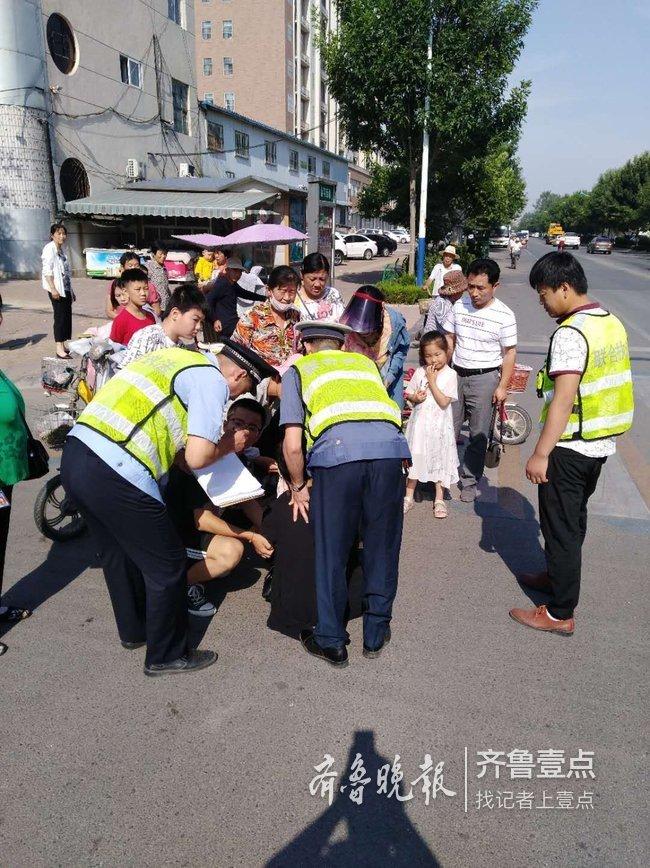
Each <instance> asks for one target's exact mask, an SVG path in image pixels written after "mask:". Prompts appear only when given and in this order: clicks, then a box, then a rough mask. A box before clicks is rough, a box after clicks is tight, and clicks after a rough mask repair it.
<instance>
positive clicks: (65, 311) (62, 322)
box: [50, 294, 72, 343]
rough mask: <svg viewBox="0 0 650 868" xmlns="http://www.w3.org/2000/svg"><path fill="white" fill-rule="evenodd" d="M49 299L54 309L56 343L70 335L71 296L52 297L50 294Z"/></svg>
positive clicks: (67, 339)
mask: <svg viewBox="0 0 650 868" xmlns="http://www.w3.org/2000/svg"><path fill="white" fill-rule="evenodd" d="M50 301H51V302H52V310H53V311H54V340H55V341H57V343H63V341H69V340H70V338H71V337H72V296H71V295H70V294H68V295H62V296H61V297H60V298H52V295H51V294H50Z"/></svg>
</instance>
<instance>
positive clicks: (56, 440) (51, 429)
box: [36, 410, 79, 449]
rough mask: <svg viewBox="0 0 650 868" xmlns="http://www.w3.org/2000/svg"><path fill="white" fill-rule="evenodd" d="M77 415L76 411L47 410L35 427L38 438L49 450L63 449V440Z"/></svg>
mask: <svg viewBox="0 0 650 868" xmlns="http://www.w3.org/2000/svg"><path fill="white" fill-rule="evenodd" d="M78 415H79V413H78V411H76V410H48V411H47V412H45V413H43V415H42V416H41V418H40V420H39V421H38V423H37V425H36V431H37V434H38V436H39V438H40V439H41V440H42V441H43V442H44V443H45V445H46V446H49V448H50V449H63V443H64V442H65V438H66V437H67V436H68V434H69V433H70V431H71V430H72V426H73V425H74V423H75V421H76V419H77V416H78Z"/></svg>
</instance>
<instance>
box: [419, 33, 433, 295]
mask: <svg viewBox="0 0 650 868" xmlns="http://www.w3.org/2000/svg"><path fill="white" fill-rule="evenodd" d="M432 59H433V18H432V19H431V29H430V30H429V47H428V49H427V85H428V83H429V82H428V79H429V75H430V74H431V61H432ZM429 107H430V99H429V88H428V87H427V92H426V96H425V97H424V131H423V133H422V175H421V177H420V225H419V229H418V254H417V273H416V283H417V285H418V286H422V284H423V283H424V260H425V258H426V255H427V228H426V223H427V191H428V186H429V126H428V124H429Z"/></svg>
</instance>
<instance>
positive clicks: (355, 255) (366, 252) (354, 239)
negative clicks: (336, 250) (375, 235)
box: [343, 233, 377, 259]
mask: <svg viewBox="0 0 650 868" xmlns="http://www.w3.org/2000/svg"><path fill="white" fill-rule="evenodd" d="M343 241H344V242H345V249H346V251H347V257H348V259H372V258H373V256H376V255H377V245H376V244H375V242H374V241H371V240H370V238H366V236H365V235H358V234H356V233H353V234H351V235H346V236H345V237H344V238H343Z"/></svg>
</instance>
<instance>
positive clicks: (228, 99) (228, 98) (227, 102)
mask: <svg viewBox="0 0 650 868" xmlns="http://www.w3.org/2000/svg"><path fill="white" fill-rule="evenodd" d="M223 104H224V106H225V107H226V108H227V109H228V111H229V112H234V111H235V94H234V93H233V92H232V91H228V92H227V93H224V95H223Z"/></svg>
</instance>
